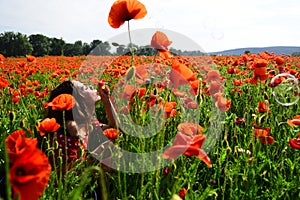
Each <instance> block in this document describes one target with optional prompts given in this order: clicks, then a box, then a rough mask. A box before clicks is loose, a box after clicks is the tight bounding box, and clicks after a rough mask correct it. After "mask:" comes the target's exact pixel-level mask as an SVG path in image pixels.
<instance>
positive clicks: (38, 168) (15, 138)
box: [5, 130, 51, 200]
mask: <svg viewBox="0 0 300 200" xmlns="http://www.w3.org/2000/svg"><path fill="white" fill-rule="evenodd" d="M25 136H26V132H25V131H24V130H17V131H14V132H13V133H11V134H10V135H9V136H8V137H7V138H6V139H5V143H6V148H7V152H8V155H9V162H10V166H11V167H10V170H9V175H10V177H9V178H10V184H11V186H12V189H13V192H14V196H15V197H17V196H18V195H19V196H20V199H21V200H27V199H32V200H38V199H39V197H40V196H41V195H42V193H43V191H44V189H45V188H46V187H47V184H48V181H49V177H50V172H51V166H50V163H49V161H48V158H47V156H46V155H45V154H44V153H43V152H42V151H41V150H40V149H39V148H37V146H36V145H37V139H36V138H26V137H25Z"/></svg>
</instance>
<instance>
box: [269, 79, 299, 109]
mask: <svg viewBox="0 0 300 200" xmlns="http://www.w3.org/2000/svg"><path fill="white" fill-rule="evenodd" d="M270 85H272V86H273V92H272V93H273V96H274V97H275V100H276V101H277V102H278V103H279V104H280V105H283V106H291V105H294V104H296V103H297V102H298V100H299V92H300V91H299V85H298V79H297V78H296V77H295V76H293V75H291V74H288V73H282V74H278V75H277V76H275V77H273V78H272V80H271V83H270Z"/></svg>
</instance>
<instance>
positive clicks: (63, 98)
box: [48, 94, 75, 111]
mask: <svg viewBox="0 0 300 200" xmlns="http://www.w3.org/2000/svg"><path fill="white" fill-rule="evenodd" d="M74 105H75V98H74V97H73V96H72V95H70V94H61V95H58V96H57V97H55V98H54V99H53V100H52V101H51V102H50V103H48V106H52V110H60V111H63V110H70V109H72V108H73V107H74Z"/></svg>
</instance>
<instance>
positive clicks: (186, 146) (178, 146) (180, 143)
mask: <svg viewBox="0 0 300 200" xmlns="http://www.w3.org/2000/svg"><path fill="white" fill-rule="evenodd" d="M204 140H205V135H203V134H200V135H193V136H189V135H185V134H183V133H181V132H178V133H177V135H176V138H175V139H174V142H173V145H172V146H171V147H170V148H169V149H167V150H166V151H164V152H163V158H165V159H174V158H177V157H178V156H180V155H181V154H183V155H185V156H196V157H197V158H199V159H200V160H202V161H203V162H204V163H205V164H206V165H207V166H208V167H212V164H211V162H210V159H209V157H208V156H207V154H206V153H205V152H204V151H203V150H202V149H201V146H202V145H203V143H204Z"/></svg>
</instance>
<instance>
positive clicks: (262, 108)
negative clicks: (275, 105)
mask: <svg viewBox="0 0 300 200" xmlns="http://www.w3.org/2000/svg"><path fill="white" fill-rule="evenodd" d="M257 110H258V112H259V113H265V112H270V109H269V106H268V105H267V104H266V103H265V102H258V108H257Z"/></svg>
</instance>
